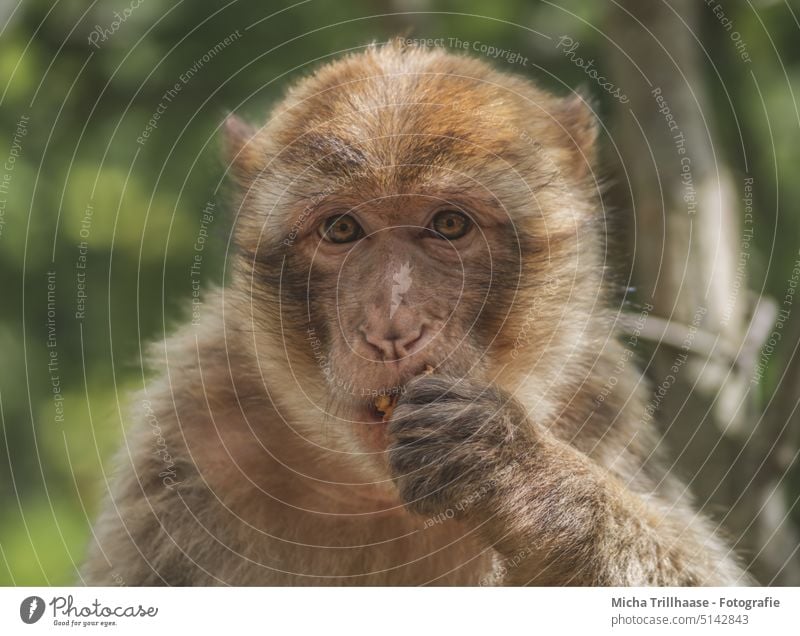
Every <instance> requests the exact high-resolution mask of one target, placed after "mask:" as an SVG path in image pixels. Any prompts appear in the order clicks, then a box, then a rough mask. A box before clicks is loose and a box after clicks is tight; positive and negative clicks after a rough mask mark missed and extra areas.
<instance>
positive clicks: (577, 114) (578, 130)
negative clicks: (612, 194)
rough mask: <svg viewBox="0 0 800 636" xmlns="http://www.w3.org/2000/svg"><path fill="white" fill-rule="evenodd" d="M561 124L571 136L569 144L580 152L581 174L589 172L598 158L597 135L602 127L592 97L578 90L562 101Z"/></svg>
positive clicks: (578, 164) (577, 164)
mask: <svg viewBox="0 0 800 636" xmlns="http://www.w3.org/2000/svg"><path fill="white" fill-rule="evenodd" d="M560 114H561V119H560V121H561V124H562V125H563V126H564V128H565V130H566V132H567V134H568V135H569V136H570V140H569V142H568V143H569V144H570V145H571V146H573V147H574V149H575V150H576V151H577V152H578V154H579V156H578V160H577V163H576V166H577V167H578V172H579V173H580V174H581V175H585V174H588V173H589V172H590V171H591V169H592V167H593V166H594V164H595V159H596V158H597V137H598V135H599V132H600V127H599V124H598V121H597V117H596V116H595V109H594V105H593V103H592V101H591V99H590V98H589V97H588V95H586V94H585V93H584V92H583V91H577V92H575V93H573V94H572V95H571V96H569V97H567V98H565V99H564V100H562V102H561V113H560Z"/></svg>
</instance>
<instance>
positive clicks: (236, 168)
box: [222, 114, 264, 183]
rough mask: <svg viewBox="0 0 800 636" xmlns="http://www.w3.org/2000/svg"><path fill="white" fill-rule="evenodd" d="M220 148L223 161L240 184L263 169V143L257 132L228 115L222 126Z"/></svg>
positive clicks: (243, 122) (252, 127)
mask: <svg viewBox="0 0 800 636" xmlns="http://www.w3.org/2000/svg"><path fill="white" fill-rule="evenodd" d="M222 146H223V152H224V157H225V160H226V161H227V163H228V167H229V168H230V170H231V171H232V172H233V174H234V176H235V178H236V180H237V181H239V182H240V183H249V182H250V181H252V180H253V179H254V178H255V176H256V175H257V174H258V172H259V170H261V168H262V167H263V160H264V149H263V142H262V140H261V139H260V138H259V136H258V130H257V129H256V128H255V127H254V126H251V125H250V124H248V123H247V122H245V121H243V120H242V119H240V118H239V117H237V116H236V115H233V114H230V115H228V116H227V117H226V118H225V124H224V125H223V137H222Z"/></svg>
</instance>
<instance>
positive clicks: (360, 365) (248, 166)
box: [82, 41, 748, 586]
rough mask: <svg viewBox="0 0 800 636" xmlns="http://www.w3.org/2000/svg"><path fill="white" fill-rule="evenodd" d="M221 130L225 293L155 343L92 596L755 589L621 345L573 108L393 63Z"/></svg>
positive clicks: (422, 60) (87, 571) (404, 61)
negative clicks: (154, 372) (681, 477)
mask: <svg viewBox="0 0 800 636" xmlns="http://www.w3.org/2000/svg"><path fill="white" fill-rule="evenodd" d="M224 129H225V130H224V148H225V152H226V157H227V160H228V162H229V168H230V170H231V173H232V176H233V180H234V182H235V185H236V189H237V192H238V195H237V199H236V201H235V205H234V206H233V210H232V213H233V214H234V215H235V228H234V231H235V242H236V245H237V252H236V254H235V255H234V256H233V257H232V267H233V274H232V276H231V280H230V281H229V282H228V283H227V284H226V286H225V287H224V288H220V289H216V290H211V291H209V293H208V294H207V296H206V298H205V299H204V303H203V305H202V311H201V315H200V324H199V325H197V326H189V325H187V326H186V327H185V328H183V329H180V330H178V331H177V332H176V333H175V334H174V335H173V336H171V337H170V338H168V339H167V341H166V342H165V343H162V344H161V345H159V346H158V347H156V348H155V349H154V355H153V365H154V367H156V369H158V368H159V367H160V368H161V373H160V375H159V376H158V377H157V378H156V379H155V380H153V381H150V382H148V383H147V384H146V387H145V389H144V390H143V392H142V393H141V394H140V395H138V396H136V397H135V398H134V403H133V409H132V413H133V415H134V422H133V424H132V426H131V427H130V430H129V434H128V436H127V439H126V441H125V444H124V446H123V450H122V452H121V453H120V455H119V458H118V462H119V471H118V474H117V475H116V477H115V481H114V482H113V484H112V487H111V492H110V495H109V497H108V499H107V501H106V503H105V506H104V508H103V510H102V512H101V514H100V517H99V520H98V521H97V524H96V526H95V529H94V537H95V538H94V541H93V544H92V546H91V548H90V555H89V558H88V560H87V562H86V564H85V566H84V568H83V571H82V577H83V580H84V581H85V582H87V583H89V584H114V583H115V582H120V581H121V582H122V583H124V584H126V585H161V584H164V585H214V584H229V585H446V584H456V585H527V584H532V585H609V586H621V585H734V584H739V583H746V582H747V581H748V579H747V575H746V574H745V573H744V571H743V570H742V569H741V568H740V566H739V565H738V564H737V561H736V559H735V558H734V556H733V555H732V552H731V550H730V548H729V547H728V546H727V545H726V544H725V542H724V541H723V540H722V539H721V538H720V537H719V536H718V534H717V530H716V527H715V525H714V524H712V523H711V522H710V521H709V520H708V519H706V518H705V517H704V516H702V515H701V514H699V513H698V512H697V511H696V510H695V509H694V508H693V506H692V503H691V501H690V499H689V496H688V495H687V489H686V487H685V486H684V485H683V484H682V483H680V482H679V481H678V480H677V479H676V478H675V477H673V476H672V475H670V474H669V472H668V470H667V466H668V462H666V461H665V460H664V459H662V456H661V451H660V444H659V443H658V436H657V433H656V429H655V427H654V425H653V424H652V422H651V418H648V417H647V413H646V409H645V407H646V404H647V400H648V398H649V393H648V390H647V388H646V386H645V384H644V382H643V380H642V377H641V373H640V372H639V371H638V370H637V369H636V368H635V366H634V365H635V361H634V359H633V356H631V352H630V351H628V350H627V349H625V348H624V347H623V345H622V344H621V342H620V340H619V339H618V334H617V329H618V327H617V325H618V323H619V321H618V320H617V316H616V313H615V311H614V310H612V309H611V308H610V307H611V305H612V302H611V301H612V299H613V297H614V294H616V291H617V290H615V289H614V284H613V278H610V277H609V274H608V272H607V270H606V267H605V247H606V238H605V237H606V226H605V218H604V215H603V209H602V205H601V201H600V196H599V192H598V189H599V186H598V177H597V173H596V171H595V169H596V168H595V161H596V158H595V154H596V144H597V124H596V122H595V119H594V116H593V113H592V110H591V108H590V107H589V106H588V105H587V104H586V102H585V101H584V100H583V99H582V98H581V97H580V96H577V95H573V96H571V97H557V96H554V95H552V94H550V93H549V92H546V91H543V90H542V89H540V88H538V87H537V86H536V85H534V84H533V83H532V82H531V81H530V80H529V79H528V78H523V77H519V76H514V75H510V74H506V73H504V72H500V71H498V70H495V69H494V68H493V67H492V66H491V65H490V64H488V63H486V62H485V61H482V60H478V59H473V58H470V57H465V56H461V55H454V54H451V53H448V52H446V51H443V50H434V49H426V48H424V47H418V46H411V45H409V44H407V43H403V42H401V41H392V42H390V43H388V44H384V45H372V46H370V47H368V48H366V49H365V50H364V51H362V52H359V53H357V54H352V55H349V56H347V57H344V58H342V59H339V60H337V61H334V62H333V63H330V64H328V65H327V66H324V67H322V68H321V69H319V70H318V71H317V72H316V73H315V74H313V75H311V76H310V77H308V78H306V79H303V80H302V81H300V82H299V83H298V84H296V85H295V86H294V87H293V88H291V89H290V90H289V92H288V94H287V96H286V97H285V99H284V100H283V101H282V102H281V103H279V104H278V105H277V107H276V108H275V109H274V111H273V112H272V115H271V116H270V118H269V120H268V121H267V123H266V124H264V125H263V126H261V127H257V128H256V127H251V126H249V125H248V124H246V123H244V122H243V121H242V120H240V119H239V118H237V117H235V116H230V117H229V118H228V119H227V120H226V122H225V125H224Z"/></svg>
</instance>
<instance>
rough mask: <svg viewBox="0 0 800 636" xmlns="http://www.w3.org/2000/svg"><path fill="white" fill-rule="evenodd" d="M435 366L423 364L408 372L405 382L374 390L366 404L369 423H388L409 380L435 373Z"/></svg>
mask: <svg viewBox="0 0 800 636" xmlns="http://www.w3.org/2000/svg"><path fill="white" fill-rule="evenodd" d="M434 368H435V367H434V366H433V365H431V364H428V363H425V364H422V365H421V366H420V367H419V368H417V369H416V370H415V372H412V373H410V374H408V375H407V377H405V378H404V381H403V382H401V383H397V384H395V385H393V386H391V387H387V388H381V389H378V390H376V391H374V395H373V397H372V399H370V400H369V401H368V403H367V405H366V408H367V412H368V415H369V418H368V420H367V421H368V423H370V424H386V423H387V422H388V421H389V420H390V419H391V417H392V413H393V411H394V408H395V406H396V405H397V401H398V400H399V399H400V398H401V397H402V396H403V394H404V393H405V391H406V385H407V384H408V382H410V381H411V380H413V379H414V378H416V377H419V376H421V375H428V374H430V373H433V371H434Z"/></svg>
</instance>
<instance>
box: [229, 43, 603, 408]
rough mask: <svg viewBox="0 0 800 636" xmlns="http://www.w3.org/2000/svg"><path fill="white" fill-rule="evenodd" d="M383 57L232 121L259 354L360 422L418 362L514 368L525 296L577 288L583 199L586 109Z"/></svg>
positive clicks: (445, 58) (457, 69)
mask: <svg viewBox="0 0 800 636" xmlns="http://www.w3.org/2000/svg"><path fill="white" fill-rule="evenodd" d="M390 48H391V47H383V48H371V49H369V50H368V51H367V52H366V53H363V54H361V55H357V56H351V57H349V58H345V59H344V60H341V61H339V62H336V63H334V64H332V65H330V66H328V67H325V68H323V69H322V70H320V71H319V72H318V73H317V74H316V75H314V76H312V77H311V78H308V79H306V80H304V82H302V83H301V84H299V85H298V86H297V87H295V89H294V90H293V91H291V92H290V94H289V96H288V97H287V99H286V101H285V102H284V103H283V104H282V105H280V106H279V107H278V108H277V109H276V111H275V115H274V116H273V118H272V119H271V120H270V122H269V123H268V124H267V125H266V126H264V127H263V128H262V129H260V130H258V131H255V130H252V129H249V128H248V127H247V126H246V125H244V124H243V123H242V122H241V121H239V120H237V119H235V118H230V119H229V120H228V122H227V146H228V154H229V157H230V160H231V165H232V169H233V172H234V174H235V175H236V177H237V179H238V181H239V184H240V186H241V190H242V200H241V205H240V206H239V215H238V217H237V228H236V238H237V243H238V245H239V247H240V248H241V255H240V260H239V266H240V267H239V272H240V277H239V279H238V280H239V282H238V283H235V284H238V285H239V286H240V288H241V289H242V290H245V291H246V292H247V293H248V294H249V296H250V297H251V299H252V300H251V303H250V305H251V311H252V312H253V315H254V318H253V325H254V329H253V331H255V332H256V333H257V334H259V337H261V338H263V339H264V340H265V343H262V350H263V353H261V354H260V356H267V357H269V358H271V359H272V360H273V362H274V359H280V360H282V361H283V362H284V363H285V365H288V367H289V369H286V367H285V366H284V371H283V372H284V373H291V374H292V376H293V377H303V378H309V377H313V378H317V380H318V384H319V385H320V386H323V387H324V388H325V392H324V396H322V397H319V398H318V399H320V400H324V401H325V403H324V405H322V406H323V407H324V409H325V410H326V411H328V410H330V409H332V408H333V407H334V406H336V405H348V406H350V407H352V409H351V410H350V413H351V416H352V417H353V418H355V419H358V418H362V419H364V421H375V419H376V414H375V413H374V411H372V412H370V405H371V404H373V402H374V398H375V396H377V395H389V396H391V395H395V394H398V393H400V392H402V391H403V387H404V385H405V384H406V383H407V382H408V381H409V380H410V379H411V378H413V377H414V376H416V375H418V374H419V373H421V372H422V370H423V369H425V368H426V367H428V366H430V367H433V368H434V370H435V371H436V372H437V373H442V374H446V375H448V376H452V377H464V376H471V377H476V376H481V375H485V374H487V373H489V372H490V370H493V369H497V368H498V367H499V366H503V365H506V366H508V365H510V364H512V363H514V361H515V360H516V357H518V356H514V355H513V354H514V351H513V349H514V342H515V340H518V334H519V333H520V330H521V328H522V327H521V326H522V325H523V321H530V320H531V304H532V302H531V298H532V294H539V295H541V293H542V292H541V290H543V289H545V288H546V289H547V291H546V293H547V295H548V296H549V297H554V296H555V294H556V293H558V292H557V291H554V281H556V286H557V283H558V281H561V282H562V283H563V284H565V285H572V286H574V284H575V282H574V281H575V271H571V270H570V268H571V267H572V268H574V266H575V264H576V262H577V255H578V249H577V246H578V245H579V243H580V240H579V238H580V237H579V232H580V228H581V227H582V225H584V220H585V219H584V218H583V216H582V215H583V214H584V213H585V210H584V208H585V207H587V206H588V205H589V203H588V201H589V199H590V197H588V196H584V192H583V190H582V187H583V181H584V179H585V177H586V175H587V173H588V170H587V169H586V162H587V153H589V151H590V146H591V145H592V143H593V141H594V137H593V133H592V132H590V128H591V125H590V124H587V120H586V117H585V113H584V111H585V108H584V107H583V105H582V104H579V103H576V102H574V100H573V101H571V102H569V103H566V102H565V101H564V100H559V99H557V98H553V97H552V96H549V95H548V94H546V93H543V92H541V91H538V89H536V88H535V87H534V86H533V85H532V84H530V83H527V82H524V81H519V80H517V79H515V78H512V77H509V76H506V75H503V74H500V73H498V72H496V71H494V70H493V69H491V67H489V66H488V65H486V64H484V63H482V62H478V61H475V60H468V59H465V58H462V57H457V56H453V55H449V54H446V53H442V52H438V51H437V52H432V51H426V50H424V49H414V48H412V49H403V50H400V51H398V50H389V49H390ZM395 48H396V47H395ZM585 278H587V279H588V278H591V276H588V277H585ZM565 296H566V294H565ZM554 304H556V303H554V302H550V305H551V306H552V305H554ZM563 305H564V307H566V306H567V305H568V302H565V303H563ZM562 309H563V308H562ZM564 310H566V309H564ZM551 313H552V309H551ZM539 314H540V315H541V316H544V315H545V314H543V313H542V311H541V310H539ZM535 322H536V324H529V325H527V327H526V329H527V330H526V332H525V336H526V339H527V340H528V342H531V341H534V339H542V342H547V338H548V337H550V338H551V343H552V335H553V333H552V329H551V330H550V331H549V332H548V331H547V330H546V329H545V328H544V325H550V326H552V325H553V324H555V322H556V321H553V320H550V317H548V319H547V320H537V321H535ZM535 351H536V346H533V347H529V351H528V353H529V355H533V353H534V352H535ZM273 366H274V365H273ZM303 393H307V390H304V391H303ZM352 414H354V415H352ZM378 419H379V418H378Z"/></svg>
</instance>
